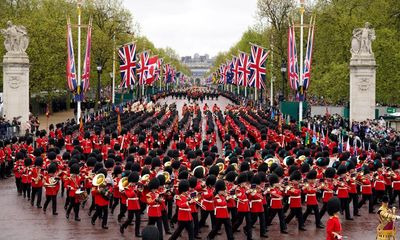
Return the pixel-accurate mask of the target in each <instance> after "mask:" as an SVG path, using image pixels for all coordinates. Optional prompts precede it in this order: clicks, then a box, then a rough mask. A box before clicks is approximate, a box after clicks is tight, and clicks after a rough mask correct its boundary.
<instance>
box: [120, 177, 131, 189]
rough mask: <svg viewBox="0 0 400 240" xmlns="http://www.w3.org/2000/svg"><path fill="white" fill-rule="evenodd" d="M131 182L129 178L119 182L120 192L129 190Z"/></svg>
mask: <svg viewBox="0 0 400 240" xmlns="http://www.w3.org/2000/svg"><path fill="white" fill-rule="evenodd" d="M128 185H129V182H128V177H123V178H121V179H120V180H119V182H118V189H119V191H120V192H123V191H124V190H125V189H126V188H128Z"/></svg>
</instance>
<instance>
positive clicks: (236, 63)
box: [232, 57, 240, 85]
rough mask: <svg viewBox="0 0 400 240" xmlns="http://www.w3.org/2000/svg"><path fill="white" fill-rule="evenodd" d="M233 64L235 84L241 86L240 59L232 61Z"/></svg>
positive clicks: (235, 58)
mask: <svg viewBox="0 0 400 240" xmlns="http://www.w3.org/2000/svg"><path fill="white" fill-rule="evenodd" d="M232 64H233V67H232V73H233V84H234V85H239V78H240V77H239V75H240V72H239V65H240V61H239V58H237V57H234V58H233V59H232Z"/></svg>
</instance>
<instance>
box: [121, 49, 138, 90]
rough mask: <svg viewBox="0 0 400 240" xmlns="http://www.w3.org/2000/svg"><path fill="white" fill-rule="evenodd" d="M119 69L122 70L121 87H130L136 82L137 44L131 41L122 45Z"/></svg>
mask: <svg viewBox="0 0 400 240" xmlns="http://www.w3.org/2000/svg"><path fill="white" fill-rule="evenodd" d="M118 55H119V59H120V61H119V63H120V67H119V70H120V71H121V79H122V81H121V84H120V87H121V88H130V86H131V85H134V84H135V75H136V44H135V43H131V44H127V45H124V46H122V47H121V48H120V49H119V50H118Z"/></svg>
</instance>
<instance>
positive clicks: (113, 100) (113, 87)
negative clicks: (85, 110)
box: [111, 32, 116, 104]
mask: <svg viewBox="0 0 400 240" xmlns="http://www.w3.org/2000/svg"><path fill="white" fill-rule="evenodd" d="M115 50H116V47H115V32H114V35H113V66H112V68H113V77H112V99H111V103H112V104H114V103H115Z"/></svg>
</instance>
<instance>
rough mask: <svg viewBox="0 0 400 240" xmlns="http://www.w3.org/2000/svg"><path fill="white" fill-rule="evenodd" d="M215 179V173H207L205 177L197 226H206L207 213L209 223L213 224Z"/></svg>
mask: <svg viewBox="0 0 400 240" xmlns="http://www.w3.org/2000/svg"><path fill="white" fill-rule="evenodd" d="M216 181H217V178H216V176H215V175H208V177H207V179H206V188H205V190H204V191H203V192H202V194H201V205H202V206H203V207H204V208H203V209H201V217H200V222H199V228H202V227H205V226H206V220H207V217H208V215H210V217H211V225H213V226H214V225H215V215H214V199H213V197H214V185H215V182H216Z"/></svg>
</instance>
